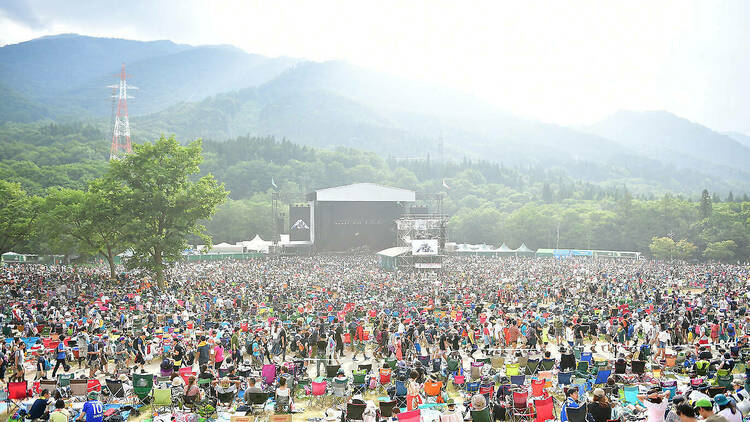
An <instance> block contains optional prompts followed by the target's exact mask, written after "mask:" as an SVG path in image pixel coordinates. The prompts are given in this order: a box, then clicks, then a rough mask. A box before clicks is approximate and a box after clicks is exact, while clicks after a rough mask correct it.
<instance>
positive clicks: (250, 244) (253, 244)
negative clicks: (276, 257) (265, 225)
mask: <svg viewBox="0 0 750 422" xmlns="http://www.w3.org/2000/svg"><path fill="white" fill-rule="evenodd" d="M237 245H239V246H244V247H245V249H247V250H248V251H255V252H263V253H268V249H269V248H270V247H271V246H272V245H273V242H270V241H268V240H263V239H262V238H261V237H260V235H257V234H256V235H255V237H254V238H253V240H245V241H244V242H237Z"/></svg>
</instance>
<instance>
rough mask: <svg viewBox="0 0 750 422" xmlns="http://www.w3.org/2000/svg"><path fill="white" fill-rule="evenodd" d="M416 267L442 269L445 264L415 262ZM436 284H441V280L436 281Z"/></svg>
mask: <svg viewBox="0 0 750 422" xmlns="http://www.w3.org/2000/svg"><path fill="white" fill-rule="evenodd" d="M414 268H434V269H440V268H443V264H441V263H439V262H417V263H415V264H414ZM435 284H436V285H439V284H440V282H439V281H435Z"/></svg>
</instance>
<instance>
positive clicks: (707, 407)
mask: <svg viewBox="0 0 750 422" xmlns="http://www.w3.org/2000/svg"><path fill="white" fill-rule="evenodd" d="M695 408H696V409H698V415H699V416H700V417H701V419H703V420H704V421H706V422H728V421H727V420H726V418H724V417H723V416H719V415H715V414H714V405H713V404H712V403H711V400H710V399H700V400H698V401H696V402H695Z"/></svg>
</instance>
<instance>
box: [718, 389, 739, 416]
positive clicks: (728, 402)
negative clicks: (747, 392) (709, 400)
mask: <svg viewBox="0 0 750 422" xmlns="http://www.w3.org/2000/svg"><path fill="white" fill-rule="evenodd" d="M714 403H716V405H717V406H719V413H717V415H718V416H723V417H724V419H726V420H727V421H729V422H742V412H740V411H739V410H737V405H736V403H735V402H734V400H732V399H730V398H729V397H727V396H725V395H724V394H717V395H716V396H714Z"/></svg>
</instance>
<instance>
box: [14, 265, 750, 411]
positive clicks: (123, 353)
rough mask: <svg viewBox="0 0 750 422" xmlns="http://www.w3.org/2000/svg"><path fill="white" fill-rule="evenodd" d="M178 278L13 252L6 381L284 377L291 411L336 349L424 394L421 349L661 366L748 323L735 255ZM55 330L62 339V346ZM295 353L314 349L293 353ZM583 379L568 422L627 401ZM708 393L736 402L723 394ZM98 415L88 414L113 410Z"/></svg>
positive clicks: (649, 404) (710, 354) (729, 341)
mask: <svg viewBox="0 0 750 422" xmlns="http://www.w3.org/2000/svg"><path fill="white" fill-rule="evenodd" d="M167 282H168V287H167V289H165V290H160V289H158V288H157V286H156V284H155V283H154V282H153V281H152V280H151V279H150V278H149V276H148V275H145V274H143V273H139V272H125V271H124V270H123V271H122V272H120V273H119V275H118V277H117V279H115V280H111V279H110V278H109V274H108V271H106V270H105V269H104V268H96V267H89V266H80V267H76V266H40V265H29V264H13V265H6V266H4V267H3V268H2V269H1V270H0V296H1V297H2V299H1V300H2V303H3V304H4V305H3V307H2V316H1V317H0V318H2V321H1V322H2V326H3V335H4V337H5V339H4V341H3V342H2V344H1V345H0V347H1V349H0V379H2V380H3V381H4V382H6V381H7V382H11V381H19V380H38V379H55V378H56V377H57V376H58V374H61V373H62V374H69V373H73V374H75V375H77V376H83V377H89V378H95V377H100V378H115V379H117V378H122V379H128V376H129V375H130V374H132V373H134V372H154V371H158V373H159V374H162V375H163V374H174V375H173V381H174V384H178V385H179V384H182V387H183V388H184V392H185V395H186V396H193V397H192V398H191V400H196V401H200V400H201V399H202V397H201V394H203V391H204V390H203V388H199V386H198V383H199V381H200V380H201V379H203V380H206V379H208V380H209V383H208V385H211V386H212V388H214V389H215V390H218V391H227V390H229V391H231V390H232V389H235V390H239V389H243V390H244V391H254V390H252V389H258V390H259V391H262V390H263V389H264V388H265V389H267V388H269V387H271V388H273V391H274V393H275V396H276V397H277V402H283V403H284V407H285V408H287V409H291V408H294V406H295V404H294V391H293V390H294V385H290V384H293V383H294V382H295V379H296V378H295V377H296V376H297V375H298V370H299V369H300V368H299V366H300V365H301V367H302V368H304V372H305V373H304V375H309V377H310V378H316V377H319V376H325V375H326V373H325V370H326V366H330V365H331V364H334V363H335V364H338V365H341V366H340V368H341V369H340V372H341V374H338V375H340V376H344V377H348V376H350V375H351V370H352V369H354V368H355V367H356V365H357V364H358V363H364V362H371V363H373V368H378V367H380V366H381V365H382V362H383V361H384V360H386V359H395V360H396V361H397V362H400V363H402V362H403V363H404V365H405V366H406V367H408V368H410V371H409V372H408V373H407V374H408V375H407V383H406V385H407V389H408V391H407V395H408V396H409V397H410V399H409V400H408V405H407V407H408V409H411V408H412V407H413V403H414V402H415V400H414V398H419V397H423V396H424V391H422V385H423V384H424V382H425V379H429V377H430V376H432V375H431V370H430V369H429V368H420V366H419V363H420V362H424V361H425V360H424V359H421V358H422V357H425V356H426V357H429V358H430V359H431V360H433V361H443V362H446V361H447V360H448V359H450V358H451V357H452V356H453V357H456V358H458V359H461V360H462V361H463V362H465V363H466V364H467V365H468V362H471V360H472V359H476V358H477V357H481V356H497V355H500V356H503V357H506V358H507V359H514V358H516V357H518V356H520V355H521V353H522V354H523V355H524V356H527V355H529V354H532V355H533V354H538V355H539V356H540V357H547V358H552V359H558V358H559V357H560V356H561V355H562V354H566V353H567V352H569V351H571V350H573V349H575V348H579V347H580V348H586V350H590V352H591V353H593V354H595V355H596V356H598V357H600V358H602V359H607V360H610V361H613V362H614V361H616V360H618V359H623V360H631V359H633V358H634V356H635V355H637V353H638V352H639V351H640V350H642V347H643V345H647V346H649V347H650V348H651V349H652V350H653V353H652V354H651V357H650V359H651V360H652V361H653V362H654V363H655V365H656V364H658V362H660V361H661V360H663V359H664V358H666V357H667V356H668V355H669V354H674V353H681V354H683V357H684V359H683V360H681V361H684V362H688V363H686V364H685V365H689V364H692V365H694V364H695V362H697V361H698V360H702V359H704V360H708V361H710V362H712V363H714V364H715V365H717V366H719V367H721V368H729V369H730V372H731V370H732V369H733V368H734V365H735V363H740V362H741V361H742V359H743V358H742V356H741V355H739V351H741V350H743V349H744V348H746V347H747V346H748V343H747V342H748V336H749V335H750V311H748V303H750V268H749V267H747V266H739V265H726V264H716V263H684V262H657V261H650V260H633V261H630V260H627V261H625V260H601V259H592V258H580V259H578V258H571V259H565V260H555V259H535V258H483V257H447V258H446V260H445V262H444V268H443V270H441V271H440V272H388V271H384V270H381V269H379V268H378V267H377V262H376V260H375V259H374V258H372V257H369V256H316V257H269V258H266V259H253V260H242V261H236V260H225V261H210V262H191V263H187V262H185V263H179V264H176V265H174V266H173V267H172V268H171V269H170V270H169V271H168V274H167ZM44 338H53V339H55V343H54V345H55V346H54V348H49V347H46V346H45V344H44V341H43V339H44ZM29 339H37V340H35V342H34V343H33V344H29ZM745 358H746V357H745ZM292 362H302V363H301V364H300V365H298V366H294V365H287V364H288V363H292ZM411 363H414V365H412V364H411ZM268 364H274V365H278V366H279V368H280V371H279V374H278V379H277V380H276V381H275V382H273V383H272V384H273V385H266V383H262V382H261V379H259V378H257V379H256V378H253V377H245V376H244V375H246V373H247V371H248V370H249V369H248V368H250V369H252V370H260V369H261V368H263V366H264V365H268ZM186 367H189V368H194V369H195V372H196V374H195V376H193V377H192V378H187V379H185V380H181V379H180V377H178V376H176V375H177V374H178V373H179V371H180V369H181V368H186ZM466 367H467V368H468V366H466ZM374 370H376V369H374ZM442 372H443V374H445V369H443V370H442ZM412 373H414V374H415V376H414V377H412V376H411V375H412ZM243 374H244V375H243ZM256 383H257V384H258V386H256ZM261 384H263V385H261ZM201 385H206V384H201ZM737 385H739V386H744V382H739V383H737ZM290 387H291V389H292V391H290ZM743 388H744V387H743ZM738 391H739V390H738ZM643 393H644V395H643V397H642V399H641V401H642V402H643V403H644V405H643V406H642V408H641V409H640V410H642V411H643V414H644V415H648V419H649V420H654V421H660V420H663V419H664V416H665V414H664V411H665V408H662V404H661V403H662V402H663V403H666V404H670V406H671V407H670V409H672V410H673V411H674V417H678V418H680V419H681V420H690V418H695V417H696V414H695V409H698V410H699V411H700V410H701V409H703V408H704V407H706V406H702V405H701V403H702V404H703V405H705V402H698V403H697V404H696V403H688V401H687V400H684V403H679V401H678V403H677V404H672V403H673V401H672V400H664V396H663V395H662V392H661V389H660V390H659V391H653V392H651V391H650V390H647V391H644V392H643ZM45 394H47V397H46V398H45V400H48V402H47V403H48V405H47V406H46V410H45V412H47V413H43V414H44V415H45V417H48V418H50V419H53V420H55V421H56V422H62V419H61V417H60V416H59V415H55V413H56V410H55V409H56V408H57V407H58V406H61V408H62V409H64V407H65V406H64V405H65V403H64V400H63V398H61V397H58V398H57V399H56V400H55V399H51V398H49V395H50V392H49V391H47V392H45ZM578 394H579V392H578V389H577V388H576V389H575V391H572V390H571V391H565V399H564V402H563V403H562V404H563V406H562V408H561V409H560V410H561V412H560V418H561V420H563V421H565V420H566V409H572V408H575V407H576V406H578V405H579V404H580V403H581V401H584V400H585V401H590V402H591V403H590V406H589V411H590V412H591V413H597V412H600V410H597V409H600V408H601V407H602V406H604V405H606V404H611V402H612V401H613V400H614V399H616V398H615V397H611V396H610V395H611V394H612V393H611V391H607V392H605V391H604V390H603V389H596V390H594V391H593V393H592V399H591V400H588V399H586V398H583V397H578ZM727 394H728V395H727V396H725V397H724V398H727V400H729V401H731V402H733V403H736V402H737V399H736V398H728V397H730V395H729V392H728V393H727ZM738 394H742V392H741V391H740V393H738ZM58 396H59V394H58ZM477 396H478V397H470V399H469V400H467V403H466V406H461V405H462V403H459V407H461V408H462V409H464V410H465V411H466V414H467V415H469V414H470V413H469V410H470V409H473V410H477V409H480V408H483V406H484V407H486V406H488V405H489V403H487V400H485V401H484V403H483V402H482V400H483V399H485V398H486V397H485V396H482V395H477ZM43 397H44V396H43ZM281 397H288V399H286V400H285V399H280V398H281ZM96 399H97V398H93V399H92V400H94V401H96ZM446 399H450V400H451V402H453V400H454V398H453V397H446ZM652 399H653V400H652ZM660 399H661V400H660ZM61 400H62V401H63V403H60V401H61ZM700 400H705V398H703V397H701V398H700ZM446 401H447V400H446ZM655 402H658V403H657V404H659V406H656V405H655V404H654V403H655ZM666 404H665V405H664V406H666ZM709 404H710V405H711V406H710V407H713V406H714V404H715V405H716V406H717V408H718V407H721V406H722V405H724V406H730V405H729V404H725V403H723V399H721V398H719V399H716V397H714V398H713V402H709ZM40 405H41V404H40ZM455 407H456V405H455V403H454V404H451V406H448V407H447V408H446V409H447V410H446V412H454V411H455V410H451V409H455ZM88 408H91V409H95V408H96V405H95V403H94V404H93V405H90V406H89V407H88ZM88 408H87V409H88ZM653 409H657V410H653ZM36 410H37V411H38V410H39V409H36ZM50 410H51V411H50ZM637 411H638V410H636V412H637ZM659 412H662V414H661V419H660V418H659V415H658V413H659ZM722 412H724V411H723V410H721V411H720V412H717V415H718V414H721V413H722ZM58 413H62V412H58ZM95 413H96V412H93V411H90V410H89V411H88V413H86V412H83V413H82V415H84V417H85V418H86V420H87V422H99V421H98V420H96V417H95ZM605 413H606V412H604V413H601V414H602V415H604V414H605ZM724 413H726V412H724ZM87 414H90V415H94V416H92V418H94V420H89V419H88V416H86V415H87ZM451 414H453V413H451ZM652 414H653V415H652ZM732 415H734V413H732ZM605 416H606V417H611V416H612V415H611V414H608V415H605ZM605 416H599V417H595V416H592V417H593V419H594V420H596V421H600V420H601V421H603V420H605V419H603V418H604V417H605ZM699 416H701V417H703V418H704V419H706V420H709V419H710V418H712V417H714V419H710V420H717V419H716V417H718V416H716V415H713V416H712V415H708V414H705V415H704V414H703V413H701V414H700V415H699ZM99 417H101V415H99ZM722 417H724V416H722ZM726 419H727V420H728V421H730V422H736V421H737V419H736V418H730V417H726ZM740 419H741V416H740Z"/></svg>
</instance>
